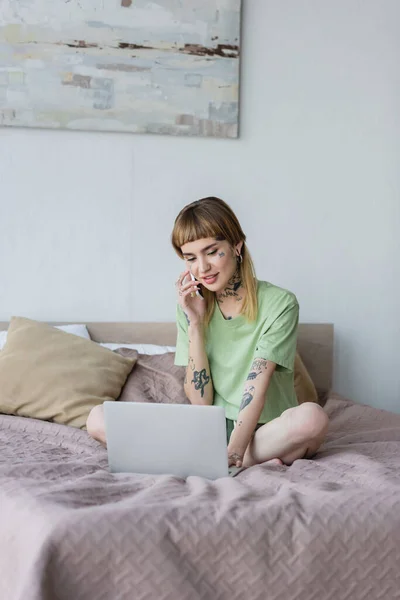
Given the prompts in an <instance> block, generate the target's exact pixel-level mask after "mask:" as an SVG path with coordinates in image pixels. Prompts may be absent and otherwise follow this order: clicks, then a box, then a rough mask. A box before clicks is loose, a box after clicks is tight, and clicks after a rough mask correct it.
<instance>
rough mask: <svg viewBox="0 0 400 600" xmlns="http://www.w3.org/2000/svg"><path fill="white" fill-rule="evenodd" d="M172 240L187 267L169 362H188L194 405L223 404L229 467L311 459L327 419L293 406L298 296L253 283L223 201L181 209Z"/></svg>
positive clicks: (311, 408) (309, 407) (312, 407)
mask: <svg viewBox="0 0 400 600" xmlns="http://www.w3.org/2000/svg"><path fill="white" fill-rule="evenodd" d="M171 241H172V245H173V247H174V249H175V251H176V253H177V254H178V256H180V258H182V259H183V260H184V261H185V263H186V270H185V271H183V272H182V273H181V274H180V276H179V278H178V280H177V282H176V288H177V300H178V305H177V328H178V338H177V344H176V346H177V347H176V356H175V364H177V365H184V366H187V370H186V378H185V384H184V386H185V393H186V395H187V397H188V399H189V400H190V402H191V403H192V404H206V405H207V404H208V405H210V404H215V405H217V406H223V407H224V408H225V413H226V417H227V432H228V438H229V439H228V440H227V442H228V461H229V464H230V465H236V466H241V465H242V464H243V465H244V466H247V467H248V466H251V465H253V464H255V463H259V462H264V461H268V460H274V461H275V462H277V463H278V464H282V462H285V463H286V464H291V463H292V462H293V461H294V460H295V459H297V458H304V457H307V458H309V457H310V456H312V455H313V454H314V453H315V452H316V451H317V449H318V448H319V446H320V444H321V443H322V441H323V439H324V437H325V433H326V429H327V424H328V419H327V416H326V414H325V413H324V411H323V409H322V408H321V407H320V406H318V405H316V404H314V403H312V402H306V403H304V404H302V405H301V406H298V403H297V399H296V394H295V390H294V376H293V371H294V358H295V354H296V340H297V325H298V317H299V305H298V302H297V299H296V296H295V295H294V294H293V293H291V292H289V291H287V290H284V289H282V288H279V287H277V286H275V285H273V284H271V283H269V282H267V281H259V280H257V279H256V275H255V270H254V265H253V261H252V259H251V256H250V253H249V250H248V248H247V246H246V235H245V234H244V232H243V230H242V228H241V226H240V223H239V221H238V219H237V217H236V215H235V214H234V212H233V211H232V209H231V208H230V207H229V206H228V204H226V203H225V202H224V201H223V200H221V199H220V198H215V197H209V198H203V199H201V200H197V201H196V202H192V203H191V204H188V205H187V206H185V207H184V208H183V209H182V210H181V212H180V213H179V215H178V216H177V218H176V220H175V224H174V228H173V232H172V236H171ZM199 290H200V291H201V296H199V295H198V294H196V293H194V292H196V291H199Z"/></svg>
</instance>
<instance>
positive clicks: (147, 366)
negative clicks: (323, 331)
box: [114, 348, 318, 404]
mask: <svg viewBox="0 0 400 600" xmlns="http://www.w3.org/2000/svg"><path fill="white" fill-rule="evenodd" d="M114 352H116V353H118V354H121V356H134V355H135V353H136V350H130V349H129V348H119V349H118V350H115V351H114ZM174 357H175V354H174V353H173V352H167V353H165V354H154V355H146V354H139V356H138V360H137V363H136V366H135V368H134V369H133V371H132V373H131V374H130V375H129V377H128V379H127V381H126V384H125V386H124V387H123V389H122V392H121V396H120V397H119V400H121V401H122V402H167V403H173V404H188V403H189V400H188V399H187V398H186V395H185V392H184V389H183V382H184V379H185V373H186V367H179V366H176V365H174ZM294 387H295V391H296V396H297V401H298V403H299V404H302V403H303V402H318V395H317V390H316V389H315V386H314V383H313V382H312V379H311V377H310V375H309V374H308V371H307V369H306V367H305V366H304V363H303V361H302V360H301V358H300V355H299V353H296V358H295V363H294Z"/></svg>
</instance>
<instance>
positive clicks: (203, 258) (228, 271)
mask: <svg viewBox="0 0 400 600" xmlns="http://www.w3.org/2000/svg"><path fill="white" fill-rule="evenodd" d="M242 244H243V242H239V244H237V245H236V246H235V248H232V246H230V244H229V242H227V241H226V240H223V241H218V240H216V239H215V238H203V239H201V240H196V241H195V242H188V243H187V244H184V245H183V246H182V247H181V251H182V254H183V258H184V260H185V262H186V265H187V268H188V269H190V271H191V272H192V273H193V275H194V276H195V278H196V279H198V280H199V281H200V283H201V284H202V285H204V287H206V288H207V289H209V290H211V291H212V292H216V293H217V292H222V291H223V290H224V289H225V288H226V286H227V285H228V282H229V280H230V279H231V278H232V277H233V275H234V274H235V272H236V269H237V256H236V253H237V251H239V252H240V250H241V248H242Z"/></svg>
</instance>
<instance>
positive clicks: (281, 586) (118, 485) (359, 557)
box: [0, 323, 400, 600]
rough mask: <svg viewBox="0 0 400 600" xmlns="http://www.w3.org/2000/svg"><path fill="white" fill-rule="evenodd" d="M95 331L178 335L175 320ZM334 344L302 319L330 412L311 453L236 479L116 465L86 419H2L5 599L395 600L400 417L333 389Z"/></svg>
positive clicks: (399, 551) (306, 354)
mask: <svg viewBox="0 0 400 600" xmlns="http://www.w3.org/2000/svg"><path fill="white" fill-rule="evenodd" d="M6 327H7V324H5V323H0V329H4V328H6ZM88 329H89V332H90V335H91V337H92V339H93V340H95V341H103V342H122V343H125V344H128V343H153V344H154V343H156V344H165V345H173V344H174V343H175V325H174V324H173V323H114V324H112V323H92V324H90V323H89V324H88ZM332 346H333V328H332V326H331V325H301V326H300V329H299V351H300V354H301V356H302V358H303V361H304V363H305V364H306V366H307V368H308V370H309V372H310V374H311V376H312V378H313V380H314V382H315V384H316V387H317V389H318V392H319V394H320V397H321V402H322V403H323V404H324V409H325V410H326V412H327V413H328V415H329V417H330V428H329V432H328V436H327V440H326V442H325V444H324V445H323V446H322V447H321V449H320V451H319V452H318V454H317V456H316V457H315V459H313V460H311V461H310V460H298V461H296V462H295V463H294V464H293V465H292V466H291V467H285V466H283V467H279V466H267V465H258V466H256V467H253V468H251V469H248V470H246V471H243V472H242V473H240V474H239V475H238V476H237V477H236V478H234V479H232V478H223V479H220V480H218V481H215V482H212V481H207V480H204V479H201V478H197V477H190V478H188V479H187V480H181V479H179V478H176V477H172V476H144V475H134V474H111V473H109V471H108V467H107V454H106V450H105V449H104V448H103V447H102V446H101V445H100V444H98V443H97V442H95V441H94V440H92V439H90V438H89V437H88V435H87V433H86V432H85V431H82V430H79V429H74V428H72V427H66V426H63V425H58V424H55V423H49V422H44V421H39V420H34V419H28V418H22V417H15V416H6V415H0V565H1V568H0V598H1V600H94V599H96V600H133V599H134V600H186V599H187V600H200V599H201V600H236V599H239V598H240V599H241V600H243V599H245V600H252V599H254V600H256V599H257V600H263V599H268V600H294V599H296V600H314V599H315V600H332V599H334V600H347V599H348V600H379V599H382V600H392V599H395V598H400V576H399V559H400V510H399V508H400V467H399V464H398V457H399V454H400V415H395V414H391V413H388V412H385V411H381V410H377V409H374V408H371V407H367V406H364V405H360V404H355V403H353V402H351V401H350V400H346V399H344V398H342V397H340V396H338V395H336V394H333V393H330V392H329V390H330V388H331V378H332Z"/></svg>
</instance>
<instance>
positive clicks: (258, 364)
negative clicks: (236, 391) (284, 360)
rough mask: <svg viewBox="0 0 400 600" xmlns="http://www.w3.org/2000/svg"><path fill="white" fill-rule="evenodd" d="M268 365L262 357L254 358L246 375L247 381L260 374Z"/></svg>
mask: <svg viewBox="0 0 400 600" xmlns="http://www.w3.org/2000/svg"><path fill="white" fill-rule="evenodd" d="M267 366H268V361H267V360H265V359H264V358H255V359H254V360H253V364H252V365H251V370H250V373H249V375H248V377H247V381H249V380H251V379H256V377H258V375H260V374H261V373H262V372H263V371H264V370H265V369H266V368H267Z"/></svg>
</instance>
